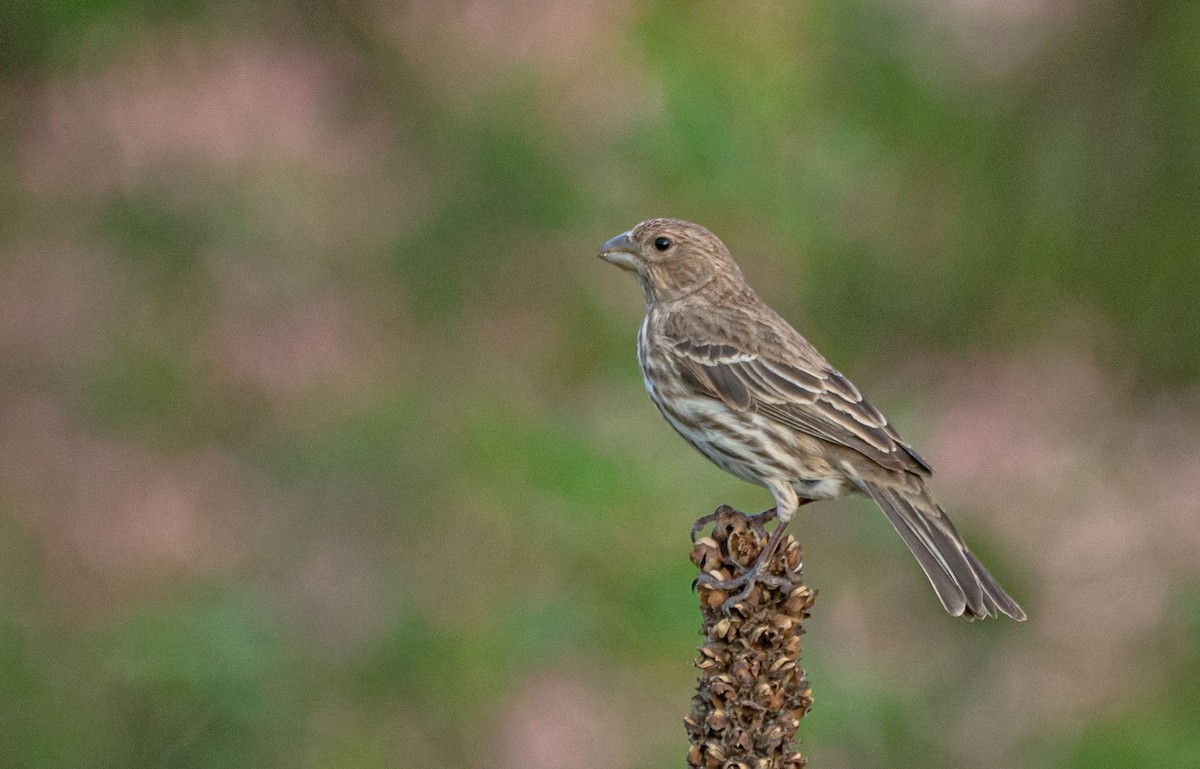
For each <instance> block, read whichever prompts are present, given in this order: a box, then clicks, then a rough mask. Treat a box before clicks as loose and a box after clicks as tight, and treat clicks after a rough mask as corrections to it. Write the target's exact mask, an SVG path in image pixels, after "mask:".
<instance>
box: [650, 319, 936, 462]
mask: <svg viewBox="0 0 1200 769" xmlns="http://www.w3.org/2000/svg"><path fill="white" fill-rule="evenodd" d="M766 320H772V321H775V322H771V323H767V322H766ZM663 334H664V337H665V339H664V341H665V342H667V344H666V345H665V347H666V349H667V354H668V355H670V356H671V357H672V358H673V360H674V362H675V363H676V365H677V367H678V369H679V371H680V372H681V373H682V374H683V376H684V377H685V378H686V379H687V380H688V381H689V383H690V384H692V385H693V386H694V387H696V388H697V389H698V390H699V391H700V392H703V393H705V394H706V395H709V396H710V397H713V398H718V399H720V400H721V401H722V402H723V403H725V405H726V406H728V407H729V408H732V409H735V410H738V411H747V410H753V411H755V412H757V413H759V414H762V415H763V416H766V417H768V418H769V419H772V420H774V421H775V422H778V423H779V424H782V425H786V426H787V427H790V428H792V429H794V430H798V431H800V432H803V433H806V434H808V435H811V436H814V437H816V438H820V439H821V440H824V441H828V442H829V443H832V444H835V445H839V446H845V447H846V448H849V449H852V450H854V451H856V452H858V453H859V454H862V455H863V456H865V457H867V458H869V459H871V460H874V461H875V462H877V463H878V464H880V465H882V466H883V467H886V468H888V469H890V470H903V471H907V472H911V473H916V474H917V475H929V474H930V473H931V472H932V468H931V467H930V466H929V464H928V463H926V462H925V460H924V459H922V458H921V456H920V455H919V454H917V452H916V451H915V450H914V449H913V448H912V447H911V446H909V445H908V444H906V443H905V442H904V441H903V440H902V439H901V438H900V436H899V434H898V433H897V432H896V431H895V429H894V428H893V427H892V426H891V425H890V424H888V421H887V418H885V417H884V416H883V414H881V413H880V412H879V409H877V408H875V407H874V406H873V405H871V403H870V402H869V401H867V400H866V399H865V398H863V396H862V393H860V392H859V391H858V388H857V387H855V386H854V384H853V383H852V382H850V380H849V379H847V378H846V377H845V376H843V375H842V373H841V372H839V371H838V370H837V369H835V368H833V367H832V366H830V365H829V362H828V361H826V360H825V358H824V357H822V356H821V354H820V353H819V352H817V351H816V349H815V348H813V347H812V345H810V344H809V343H808V342H807V341H805V340H804V339H803V337H801V336H800V335H799V334H798V333H797V332H796V331H795V330H794V329H792V328H791V327H790V326H788V325H787V324H786V322H784V321H783V319H782V318H778V316H775V317H773V318H770V319H764V320H762V321H748V320H747V319H745V318H739V319H737V320H734V319H731V318H720V317H713V316H708V317H706V318H704V319H703V320H700V321H697V320H696V319H695V317H694V316H692V317H691V318H689V319H688V321H679V320H676V319H669V320H668V322H667V323H666V324H665V325H664V327H663Z"/></svg>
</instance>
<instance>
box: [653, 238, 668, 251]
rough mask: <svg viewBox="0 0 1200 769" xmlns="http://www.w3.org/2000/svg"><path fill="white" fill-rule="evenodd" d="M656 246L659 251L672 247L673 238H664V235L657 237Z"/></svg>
mask: <svg viewBox="0 0 1200 769" xmlns="http://www.w3.org/2000/svg"><path fill="white" fill-rule="evenodd" d="M654 247H655V248H657V249H658V250H659V251H666V250H667V249H668V248H670V247H671V239H670V238H662V237H659V238H655V239H654Z"/></svg>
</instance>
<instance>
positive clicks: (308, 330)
mask: <svg viewBox="0 0 1200 769" xmlns="http://www.w3.org/2000/svg"><path fill="white" fill-rule="evenodd" d="M214 269H215V279H216V287H217V294H218V307H217V312H216V314H215V318H214V324H213V328H212V331H211V333H210V336H209V339H208V343H207V347H208V349H209V353H210V354H211V355H212V357H213V359H214V360H216V361H217V363H218V365H219V366H221V367H222V368H223V369H224V370H226V371H227V372H228V373H229V375H230V376H231V377H232V378H233V379H235V380H238V381H240V382H243V383H248V384H250V385H252V386H254V387H255V388H257V389H259V390H261V391H263V392H264V393H265V394H266V395H267V396H268V397H269V398H270V399H271V400H272V402H274V403H276V405H278V406H280V407H282V408H284V409H290V408H291V406H293V405H295V402H296V399H297V398H298V397H300V396H303V395H305V394H308V393H310V392H312V391H313V390H326V391H332V392H336V393H338V394H339V395H342V396H345V395H347V394H351V393H353V392H355V391H361V390H363V389H365V388H367V387H369V386H370V385H371V384H373V383H374V382H375V381H376V380H377V379H378V378H379V368H380V367H381V366H383V365H384V364H385V362H386V361H388V360H391V359H394V358H395V357H396V356H397V355H398V351H397V350H396V349H394V348H392V349H383V348H382V346H381V340H379V339H378V338H377V337H375V336H373V335H372V334H371V333H370V331H369V330H368V329H367V328H365V327H364V326H363V324H362V322H361V321H360V319H359V318H358V317H357V315H356V314H355V313H354V311H353V309H352V305H351V304H350V303H349V302H348V301H346V300H345V299H343V298H342V297H341V296H339V295H338V294H337V292H336V291H335V290H333V289H330V288H323V289H319V290H318V291H317V293H315V294H310V293H309V291H307V290H304V289H301V290H299V291H295V290H293V291H291V292H289V290H288V287H286V286H281V285H280V282H281V281H280V276H279V275H278V274H275V273H274V272H270V271H264V270H257V269H255V267H254V266H253V265H248V264H245V263H236V262H233V261H229V262H226V263H222V264H219V265H217V264H214ZM293 293H294V294H295V295H293Z"/></svg>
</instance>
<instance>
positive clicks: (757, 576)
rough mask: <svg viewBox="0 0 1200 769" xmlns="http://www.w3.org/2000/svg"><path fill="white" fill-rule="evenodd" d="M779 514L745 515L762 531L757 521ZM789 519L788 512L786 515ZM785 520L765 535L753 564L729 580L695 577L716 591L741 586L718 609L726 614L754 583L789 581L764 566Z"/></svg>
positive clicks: (772, 511)
mask: <svg viewBox="0 0 1200 769" xmlns="http://www.w3.org/2000/svg"><path fill="white" fill-rule="evenodd" d="M813 501H815V500H812V499H800V500H797V502H796V507H800V506H801V505H806V504H808V503H809V502H813ZM777 515H778V508H771V509H770V510H767V511H764V512H762V513H759V514H758V515H755V516H747V517H748V518H750V519H751V521H752V524H751V525H753V526H755V527H756V528H758V529H759V530H762V523H761V522H760V521H759V520H758V519H760V518H764V519H765V520H768V521H769V520H770V519H771V518H774V517H776V516H777ZM788 518H789V519H790V518H791V515H789V516H788ZM787 525H788V521H783V520H781V521H780V522H779V525H777V526H776V527H775V530H774V531H772V532H771V536H770V537H768V538H767V544H766V545H764V546H763V549H762V552H761V553H759V554H758V557H757V558H755V559H754V565H753V566H751V567H750V568H749V569H747V570H746V571H744V572H742V573H741V574H740V575H738V576H736V577H733V578H731V579H717V578H715V577H713V576H712V575H710V574H701V575H700V576H699V577H697V578H696V582H697V584H701V585H705V586H706V587H710V588H715V589H717V590H733V589H735V588H741V590H739V591H738V592H736V593H734V594H733V595H731V596H730V597H729V598H728V599H726V600H725V602H724V603H723V604H722V605H721V608H722V609H723V610H724V612H725V613H726V614H729V613H730V612H731V611H732V610H733V607H735V606H737V605H738V604H739V603H741V602H742V601H744V600H746V599H747V598H748V597H749V596H750V593H751V592H753V590H754V587H755V585H760V584H762V585H767V586H768V587H776V588H778V587H783V586H784V585H787V584H790V583H791V581H792V580H791V579H789V578H788V577H777V576H775V575H773V574H767V573H766V572H767V569H768V568H769V567H770V564H771V559H772V558H774V557H775V551H776V550H778V549H779V543H780V542H782V541H783V535H784V532H785V531H786V530H787Z"/></svg>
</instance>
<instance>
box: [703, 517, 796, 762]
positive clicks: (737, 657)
mask: <svg viewBox="0 0 1200 769" xmlns="http://www.w3.org/2000/svg"><path fill="white" fill-rule="evenodd" d="M714 515H715V518H716V522H715V524H714V526H713V532H712V535H711V536H708V537H704V538H703V539H701V540H699V541H698V542H696V546H695V547H694V548H693V549H692V562H693V563H695V564H696V566H697V567H699V569H700V571H701V572H702V573H708V574H713V576H715V577H716V578H717V579H719V580H726V579H730V578H733V577H737V576H739V575H740V574H742V573H743V572H745V571H746V570H747V569H749V568H750V567H751V566H752V565H753V564H754V560H755V559H756V558H757V557H758V555H759V553H760V552H762V548H763V546H764V545H765V544H766V541H767V532H766V531H765V530H764V529H763V526H762V524H761V522H760V519H757V518H755V517H754V516H747V515H745V514H744V513H740V512H738V511H737V510H734V509H733V508H731V507H728V506H724V505H723V506H721V507H720V508H719V509H718V510H717V512H716V513H715V514H714ZM801 567H802V559H801V552H800V543H799V542H797V541H796V540H795V538H793V537H792V536H790V535H789V536H787V537H786V538H785V539H784V540H783V542H782V543H780V546H779V549H778V551H777V552H776V553H775V556H774V558H773V559H772V560H771V563H770V566H769V569H768V573H769V574H770V575H772V576H774V577H779V578H780V579H777V580H770V581H769V582H771V584H759V585H758V586H756V587H755V589H754V590H753V591H752V592H751V593H750V595H749V596H747V598H746V599H745V600H744V601H742V602H741V603H739V604H737V605H736V606H734V607H733V608H732V610H731V611H730V612H729V614H726V613H725V612H724V611H723V609H722V604H723V603H724V602H725V600H726V599H727V598H728V597H729V596H728V594H727V593H726V592H725V591H723V590H718V589H715V588H712V587H708V586H705V585H700V586H699V592H700V610H701V612H702V613H703V615H704V636H705V641H704V645H703V646H701V647H700V655H699V656H698V657H697V658H696V667H698V668H699V669H700V681H699V683H698V684H697V686H696V696H695V697H693V698H692V712H691V714H690V715H688V717H687V718H685V719H684V724H685V726H686V727H687V732H688V738H689V739H690V740H691V743H692V747H691V750H690V751H689V752H688V764H689V765H690V766H693V767H703V768H704V769H743V767H744V769H798V767H802V766H804V764H805V763H806V762H805V759H804V758H803V757H802V756H801V755H800V754H799V753H797V752H795V751H794V750H792V740H793V739H795V736H796V729H797V727H798V726H799V724H800V719H801V718H804V716H805V714H807V713H808V710H809V708H810V707H812V690H811V689H810V688H809V685H808V680H807V679H806V678H805V677H804V671H803V670H801V669H800V665H799V662H800V636H801V635H802V634H803V633H804V629H803V627H802V626H801V622H802V621H803V620H804V619H805V618H806V617H808V616H809V610H810V609H811V608H812V605H813V599H814V598H815V597H816V592H815V591H812V590H809V589H808V588H807V587H805V586H804V583H803V578H802V574H801ZM774 585H778V586H774Z"/></svg>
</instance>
